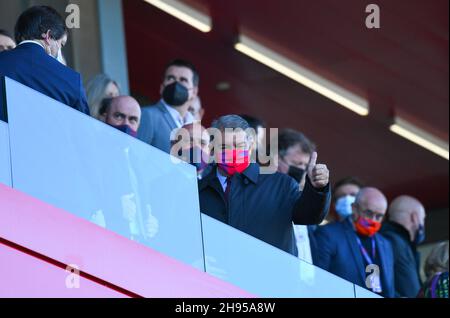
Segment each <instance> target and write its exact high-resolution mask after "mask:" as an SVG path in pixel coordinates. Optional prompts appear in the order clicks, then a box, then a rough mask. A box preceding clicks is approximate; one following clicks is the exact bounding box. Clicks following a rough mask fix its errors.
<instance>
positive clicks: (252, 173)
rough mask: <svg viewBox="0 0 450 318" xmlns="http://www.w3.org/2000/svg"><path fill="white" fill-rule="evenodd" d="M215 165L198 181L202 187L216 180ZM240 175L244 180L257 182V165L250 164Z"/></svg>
mask: <svg viewBox="0 0 450 318" xmlns="http://www.w3.org/2000/svg"><path fill="white" fill-rule="evenodd" d="M217 173H218V172H217V165H216V164H214V165H213V166H212V169H210V172H209V173H208V174H207V175H205V176H203V178H202V180H200V184H201V185H202V186H206V185H207V184H208V183H210V182H212V180H213V179H215V178H217V179H218V177H217ZM242 175H244V177H245V178H247V179H248V180H250V181H251V182H253V183H257V182H258V176H259V165H258V164H257V163H251V164H250V165H249V166H248V167H247V169H245V170H244V172H242Z"/></svg>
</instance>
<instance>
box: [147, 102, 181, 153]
mask: <svg viewBox="0 0 450 318" xmlns="http://www.w3.org/2000/svg"><path fill="white" fill-rule="evenodd" d="M176 128H178V127H177V125H176V124H175V121H174V120H173V118H172V116H171V115H170V113H169V112H168V111H167V109H166V107H165V106H164V104H163V103H162V102H161V101H159V102H158V103H156V104H155V105H152V106H148V107H145V108H143V109H142V115H141V124H140V126H139V130H138V138H139V139H140V140H142V141H144V142H146V143H148V144H149V145H152V146H154V147H156V148H158V149H161V150H162V151H165V152H167V153H170V146H171V145H170V133H171V132H172V130H173V129H176Z"/></svg>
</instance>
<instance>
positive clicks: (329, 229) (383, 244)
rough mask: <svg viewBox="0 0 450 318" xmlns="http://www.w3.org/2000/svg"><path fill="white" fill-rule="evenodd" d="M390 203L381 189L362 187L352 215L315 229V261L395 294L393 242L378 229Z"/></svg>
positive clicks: (356, 281)
mask: <svg viewBox="0 0 450 318" xmlns="http://www.w3.org/2000/svg"><path fill="white" fill-rule="evenodd" d="M387 206H388V203H387V199H386V197H385V196H384V195H383V193H381V192H380V191H379V190H378V189H376V188H371V187H366V188H362V189H361V190H360V191H359V192H358V195H357V196H356V200H355V202H354V203H353V204H352V208H353V213H352V216H351V217H349V218H347V219H345V220H344V221H342V222H336V223H332V224H327V225H325V226H319V228H318V229H317V230H316V231H315V233H314V237H315V239H316V244H317V247H318V248H314V249H313V250H312V252H313V261H314V264H315V265H316V266H319V267H321V268H323V269H324V270H326V271H329V272H331V273H333V274H335V275H337V276H339V277H342V278H343V279H345V280H348V281H349V282H352V283H354V284H356V285H359V286H361V287H364V288H367V289H369V290H371V291H372V292H375V293H379V294H381V295H382V296H384V297H394V296H395V283H394V282H395V278H394V277H395V275H394V255H393V251H392V246H391V244H390V243H389V241H388V240H387V239H386V238H384V237H383V236H382V235H381V234H380V233H378V231H379V230H380V228H381V222H382V220H383V218H384V215H385V213H386V210H387Z"/></svg>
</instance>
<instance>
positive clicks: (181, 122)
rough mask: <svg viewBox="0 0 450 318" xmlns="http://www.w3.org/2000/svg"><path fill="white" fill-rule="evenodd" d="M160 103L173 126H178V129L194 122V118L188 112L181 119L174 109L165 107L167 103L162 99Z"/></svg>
mask: <svg viewBox="0 0 450 318" xmlns="http://www.w3.org/2000/svg"><path fill="white" fill-rule="evenodd" d="M161 103H162V104H163V105H164V107H165V108H166V109H167V111H168V112H169V114H170V116H172V118H173V120H174V121H175V124H176V125H177V126H178V128H181V127H183V126H184V125H187V124H192V123H193V122H194V116H192V114H191V113H190V112H186V114H185V115H184V118H183V117H181V114H180V113H179V112H178V111H177V110H176V109H175V108H173V107H172V106H169V105H167V103H166V102H165V101H164V99H161Z"/></svg>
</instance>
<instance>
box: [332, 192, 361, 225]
mask: <svg viewBox="0 0 450 318" xmlns="http://www.w3.org/2000/svg"><path fill="white" fill-rule="evenodd" d="M355 199H356V197H354V196H353V195H346V196H344V197H341V198H339V199H337V201H336V204H335V207H334V208H335V210H336V212H337V214H338V215H339V217H340V218H341V219H345V218H347V217H348V216H350V215H352V204H353V203H354V202H355Z"/></svg>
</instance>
